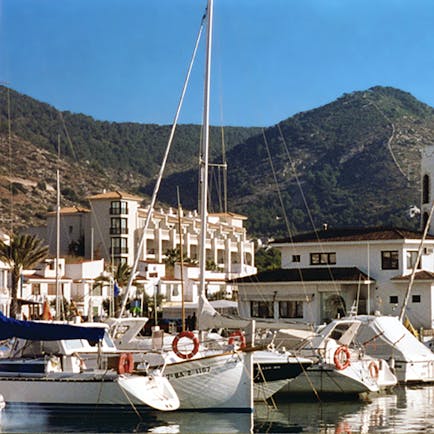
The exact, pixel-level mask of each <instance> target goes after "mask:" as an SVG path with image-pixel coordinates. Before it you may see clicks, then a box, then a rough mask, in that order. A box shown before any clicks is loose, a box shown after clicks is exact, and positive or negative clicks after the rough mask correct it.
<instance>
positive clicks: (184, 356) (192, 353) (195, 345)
mask: <svg viewBox="0 0 434 434" xmlns="http://www.w3.org/2000/svg"><path fill="white" fill-rule="evenodd" d="M182 338H187V339H190V340H191V341H193V349H192V350H191V351H190V352H189V353H182V352H181V351H179V349H178V342H179V340H180V339H182ZM172 349H173V352H174V353H175V354H176V355H177V356H178V357H179V358H180V359H184V360H185V359H191V358H192V357H194V356H195V355H196V354H197V352H198V351H199V339H198V338H197V337H196V336H195V335H194V333H193V332H187V331H184V332H181V333H178V334H177V335H176V336H175V339H174V340H173V342H172Z"/></svg>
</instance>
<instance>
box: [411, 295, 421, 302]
mask: <svg viewBox="0 0 434 434" xmlns="http://www.w3.org/2000/svg"><path fill="white" fill-rule="evenodd" d="M411 302H412V303H420V295H412V296H411Z"/></svg>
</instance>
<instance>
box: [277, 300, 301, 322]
mask: <svg viewBox="0 0 434 434" xmlns="http://www.w3.org/2000/svg"><path fill="white" fill-rule="evenodd" d="M279 318H303V302H302V301H279Z"/></svg>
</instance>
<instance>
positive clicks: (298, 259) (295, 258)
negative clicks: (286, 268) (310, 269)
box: [292, 255, 300, 262]
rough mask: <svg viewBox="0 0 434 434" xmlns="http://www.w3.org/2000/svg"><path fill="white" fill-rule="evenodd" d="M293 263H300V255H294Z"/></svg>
mask: <svg viewBox="0 0 434 434" xmlns="http://www.w3.org/2000/svg"><path fill="white" fill-rule="evenodd" d="M292 262H300V255H292Z"/></svg>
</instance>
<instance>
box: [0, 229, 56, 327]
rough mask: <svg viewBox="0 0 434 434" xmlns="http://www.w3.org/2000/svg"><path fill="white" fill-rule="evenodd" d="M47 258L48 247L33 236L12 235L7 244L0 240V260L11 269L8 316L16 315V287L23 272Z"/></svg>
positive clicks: (13, 316) (14, 316)
mask: <svg viewBox="0 0 434 434" xmlns="http://www.w3.org/2000/svg"><path fill="white" fill-rule="evenodd" d="M47 256H48V246H46V245H43V243H42V240H40V239H39V238H38V237H36V236H35V235H29V234H14V235H13V236H12V238H11V240H10V242H9V243H5V242H4V241H2V240H0V260H1V261H3V262H4V263H5V264H8V265H9V266H10V267H11V275H12V282H11V308H10V316H11V317H12V318H16V316H17V313H18V285H19V282H20V277H21V273H22V272H23V270H26V269H31V268H33V267H34V266H35V265H37V264H39V263H40V262H42V261H43V260H44V259H46V258H47Z"/></svg>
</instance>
